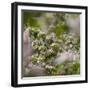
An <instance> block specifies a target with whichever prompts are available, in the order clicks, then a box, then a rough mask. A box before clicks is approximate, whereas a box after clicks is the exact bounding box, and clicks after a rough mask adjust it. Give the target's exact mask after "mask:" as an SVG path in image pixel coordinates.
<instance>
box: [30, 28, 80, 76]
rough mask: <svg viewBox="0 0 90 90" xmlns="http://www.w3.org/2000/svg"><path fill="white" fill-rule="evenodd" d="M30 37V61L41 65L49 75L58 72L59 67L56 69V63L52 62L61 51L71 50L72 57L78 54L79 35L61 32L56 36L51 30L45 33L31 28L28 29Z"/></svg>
mask: <svg viewBox="0 0 90 90" xmlns="http://www.w3.org/2000/svg"><path fill="white" fill-rule="evenodd" d="M30 39H31V46H32V50H33V54H32V56H31V60H32V63H33V64H38V65H41V66H42V67H44V68H45V69H46V70H47V71H48V73H49V74H50V75H53V74H54V75H55V74H60V70H61V69H60V70H59V71H57V65H53V64H52V62H53V61H54V60H55V59H56V58H57V57H58V56H59V55H62V53H63V52H69V51H71V52H73V54H74V57H73V58H74V59H77V58H75V57H77V56H76V55H78V56H80V55H79V54H80V50H79V49H80V37H76V36H75V35H74V34H73V33H62V34H61V35H60V36H59V37H57V36H56V34H55V33H53V32H51V33H46V32H43V31H42V30H37V29H35V28H32V29H30ZM69 56H70V55H69ZM70 57H71V56H70ZM78 59H79V58H78ZM70 64H71V63H70ZM72 67H73V66H72ZM60 68H61V66H60ZM64 68H65V67H64ZM62 70H63V69H62ZM62 70H61V72H62ZM64 71H65V70H64Z"/></svg>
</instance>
